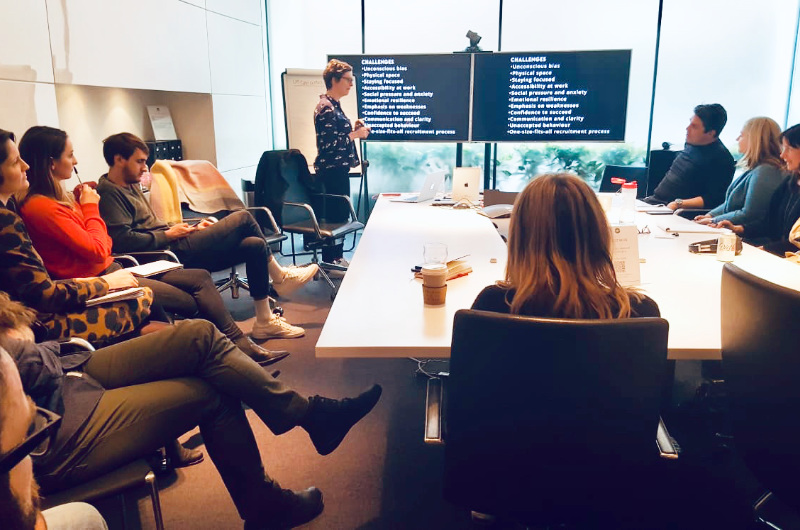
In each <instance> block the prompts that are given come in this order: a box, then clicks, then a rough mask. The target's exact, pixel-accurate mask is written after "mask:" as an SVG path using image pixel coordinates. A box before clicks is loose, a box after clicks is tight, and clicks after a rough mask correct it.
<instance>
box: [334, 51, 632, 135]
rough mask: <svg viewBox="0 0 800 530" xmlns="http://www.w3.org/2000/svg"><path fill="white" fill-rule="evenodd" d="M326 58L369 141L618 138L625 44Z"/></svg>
mask: <svg viewBox="0 0 800 530" xmlns="http://www.w3.org/2000/svg"><path fill="white" fill-rule="evenodd" d="M330 57H331V58H333V57H335V58H337V59H339V60H342V61H346V62H348V63H349V64H350V65H351V66H352V67H353V74H354V76H355V77H356V92H357V94H356V96H357V98H358V116H357V117H359V118H361V119H363V120H364V121H365V122H366V123H367V124H368V125H369V126H370V127H372V133H371V134H370V137H369V139H370V140H378V141H445V142H465V141H473V142H560V141H581V142H621V141H625V120H626V115H627V108H628V81H629V77H630V66H631V51H630V50H599V51H576V52H513V53H476V54H462V53H455V54H441V55H343V56H342V55H339V56H330ZM470 96H471V97H470ZM348 97H352V96H348ZM470 105H471V106H470ZM350 118H351V119H352V120H355V119H356V116H350Z"/></svg>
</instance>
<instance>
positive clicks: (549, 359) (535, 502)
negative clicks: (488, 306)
mask: <svg viewBox="0 0 800 530" xmlns="http://www.w3.org/2000/svg"><path fill="white" fill-rule="evenodd" d="M667 331H668V324H667V322H666V321H665V320H663V319H660V318H636V319H625V320H563V319H546V318H531V317H520V316H512V315H504V314H498V313H490V312H484V311H473V310H461V311H458V312H457V313H456V317H455V322H454V326H453V341H452V348H451V352H450V355H451V357H450V375H449V378H448V379H447V381H446V390H447V393H446V395H444V397H442V396H440V395H438V394H437V392H436V389H437V387H439V383H440V382H441V380H438V379H432V380H431V385H430V386H431V387H432V388H433V391H432V392H430V393H429V397H428V407H427V409H428V410H427V412H428V415H427V420H428V421H427V423H426V440H427V441H437V438H438V437H439V436H438V435H439V434H440V433H441V432H442V431H443V432H444V440H445V469H444V496H445V498H446V499H447V500H449V501H450V502H452V503H454V504H456V505H458V506H461V507H464V508H467V509H469V510H472V511H473V515H476V514H475V512H478V513H479V514H491V515H493V516H501V517H505V518H511V519H512V520H515V521H517V522H521V523H525V524H560V523H583V524H590V525H594V526H590V527H591V528H595V527H597V528H599V527H601V526H597V525H600V524H606V523H607V522H608V521H610V520H613V521H616V522H617V523H619V522H620V521H625V520H626V519H628V518H630V519H633V520H639V519H641V517H645V518H650V517H654V515H653V514H652V513H648V510H647V509H645V508H644V505H645V504H647V503H648V502H649V501H650V500H652V499H653V497H654V496H656V493H655V492H656V491H657V489H654V488H653V484H654V483H657V482H658V465H659V464H658V461H659V458H658V455H659V452H658V448H659V447H661V448H663V455H664V456H665V457H669V458H677V452H676V451H675V449H674V447H672V443H671V442H672V440H671V439H670V437H669V434H668V433H667V432H666V429H665V428H664V427H663V424H661V422H660V417H659V405H660V404H661V396H662V385H663V383H664V380H665V374H666V373H667V370H668V364H667ZM442 401H444V407H445V415H444V418H442V417H441V415H439V414H438V413H437V412H438V408H437V405H438V404H441V402H442ZM437 431H438V432H437ZM612 477H613V478H612ZM642 503H644V504H642ZM637 509H639V510H638V511H639V512H640V513H638V514H637V513H636V512H637ZM656 517H657V516H656ZM602 527H606V526H602ZM613 527H617V526H613Z"/></svg>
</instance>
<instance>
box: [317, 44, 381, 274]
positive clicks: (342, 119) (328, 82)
mask: <svg viewBox="0 0 800 530" xmlns="http://www.w3.org/2000/svg"><path fill="white" fill-rule="evenodd" d="M322 78H323V79H324V80H325V88H326V89H327V91H326V92H325V93H324V94H322V95H321V96H320V97H319V103H318V104H317V108H316V109H314V130H315V131H316V133H317V158H316V159H315V160H314V169H315V170H316V172H317V177H318V181H319V182H320V183H322V184H323V185H324V186H325V193H329V194H333V195H345V196H347V197H350V175H349V174H350V168H351V167H356V166H357V165H358V164H359V160H358V153H357V152H356V144H355V142H354V140H355V139H356V138H361V139H362V140H363V139H364V138H366V137H367V136H369V132H370V128H369V127H367V126H366V125H365V124H364V122H363V121H361V120H356V123H355V129H353V126H352V125H351V124H350V120H349V119H348V118H347V116H345V114H344V111H343V110H342V106H341V104H340V103H339V100H340V99H341V98H343V97H344V96H346V95H347V94H349V93H350V89H351V88H352V87H353V84H354V83H355V78H354V77H353V67H352V66H350V65H349V64H347V63H345V62H342V61H339V60H336V59H331V60H330V62H328V66H326V67H325V71H324V72H323V73H322ZM349 213H350V209H349V208H348V206H347V204H346V203H345V202H344V201H335V200H334V201H331V200H326V201H325V207H324V210H323V217H325V219H326V220H327V221H328V222H334V223H336V222H342V221H347V218H348V215H349ZM343 247H344V242H342V243H341V244H337V245H335V246H331V247H323V248H322V261H324V262H327V263H333V264H334V265H340V266H342V267H347V266H348V265H349V264H348V263H347V261H346V260H345V259H344V258H343V257H342V251H343Z"/></svg>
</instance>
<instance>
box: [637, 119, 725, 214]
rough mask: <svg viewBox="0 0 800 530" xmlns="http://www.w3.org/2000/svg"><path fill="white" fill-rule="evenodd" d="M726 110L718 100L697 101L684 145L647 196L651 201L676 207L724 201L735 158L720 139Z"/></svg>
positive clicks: (692, 206) (696, 206) (708, 206)
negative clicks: (708, 103)
mask: <svg viewBox="0 0 800 530" xmlns="http://www.w3.org/2000/svg"><path fill="white" fill-rule="evenodd" d="M727 121H728V114H727V113H726V112H725V109H724V108H723V106H722V105H720V104H719V103H713V104H711V105H698V106H696V107H695V108H694V115H693V116H692V119H691V120H689V125H688V126H687V127H686V145H685V146H684V148H683V151H682V152H681V153H680V154H679V155H678V156H677V157H675V161H674V162H672V166H670V168H669V171H667V174H666V175H665V176H664V179H663V180H662V181H661V182H660V183H659V184H658V186H657V187H656V189H655V191H654V192H653V194H652V195H651V196H650V197H646V198H645V199H644V200H645V202H648V203H650V204H666V205H667V206H669V207H670V208H671V209H673V210H677V209H679V208H708V209H710V208H714V207H716V206H718V205H720V204H722V203H723V202H724V201H725V192H726V190H727V189H728V185H729V184H730V183H731V178H732V177H733V172H734V169H735V168H734V161H733V157H732V156H731V153H730V152H729V151H728V149H727V148H726V147H725V146H724V145H723V144H722V142H721V141H720V140H719V133H721V132H722V129H723V127H725V123H726V122H727Z"/></svg>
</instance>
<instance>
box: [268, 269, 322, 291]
mask: <svg viewBox="0 0 800 530" xmlns="http://www.w3.org/2000/svg"><path fill="white" fill-rule="evenodd" d="M284 270H285V271H286V272H285V273H284V275H283V280H281V282H280V283H278V282H276V281H275V280H273V281H272V287H273V288H274V289H275V292H277V293H278V296H288V295H289V293H291V292H293V291H295V290H296V289H297V288H298V287H302V286H303V285H305V284H307V283H308V282H310V281H311V280H312V279H313V278H314V276H315V275H316V274H317V272H318V271H319V266H318V265H317V264H316V263H311V264H309V265H305V266H303V267H297V266H294V265H290V266H288V267H284Z"/></svg>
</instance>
